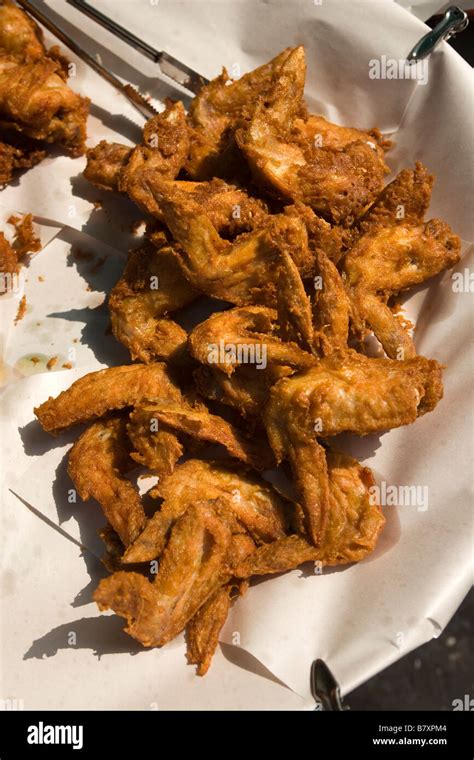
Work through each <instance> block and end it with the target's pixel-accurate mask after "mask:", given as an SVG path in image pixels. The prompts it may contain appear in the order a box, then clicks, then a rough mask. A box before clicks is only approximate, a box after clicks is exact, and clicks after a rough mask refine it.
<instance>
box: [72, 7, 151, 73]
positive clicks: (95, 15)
mask: <svg viewBox="0 0 474 760" xmlns="http://www.w3.org/2000/svg"><path fill="white" fill-rule="evenodd" d="M67 2H68V3H69V5H72V6H73V7H74V8H77V9H78V10H80V11H82V12H83V13H85V15H86V16H89V18H91V19H93V21H97V23H98V24H100V25H101V26H103V27H104V28H105V29H107V30H108V31H109V32H112V34H115V36H116V37H119V38H120V39H121V40H123V41H124V42H127V43H128V44H129V45H131V46H132V47H134V48H135V50H138V51H139V52H140V53H143V55H146V57H147V58H150V60H152V61H153V62H154V63H159V62H160V58H161V55H162V53H161V52H160V51H159V50H155V48H152V47H151V45H148V44H147V43H146V42H143V40H140V39H139V38H138V37H136V36H135V35H134V34H132V32H129V31H128V30H127V29H125V28H124V27H123V26H120V24H117V23H116V22H115V21H113V20H112V19H111V18H109V17H108V16H106V15H105V14H104V13H101V12H100V11H98V10H97V9H96V8H94V7H93V6H92V5H89V3H87V2H86V0H67Z"/></svg>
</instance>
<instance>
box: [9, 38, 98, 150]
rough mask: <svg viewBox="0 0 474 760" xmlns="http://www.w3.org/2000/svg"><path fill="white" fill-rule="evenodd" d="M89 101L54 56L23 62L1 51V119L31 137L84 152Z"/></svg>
mask: <svg viewBox="0 0 474 760" xmlns="http://www.w3.org/2000/svg"><path fill="white" fill-rule="evenodd" d="M88 108H89V101H88V99H87V98H83V97H81V96H80V95H78V94H77V93H75V92H73V91H72V90H71V89H70V88H69V87H68V86H67V84H66V82H65V81H64V78H63V76H62V69H61V66H60V64H59V63H57V62H56V61H53V60H52V59H51V58H42V59H40V60H37V61H27V62H23V61H21V60H18V58H15V56H12V55H8V54H7V53H4V52H0V121H2V122H5V123H6V125H7V126H8V127H10V128H11V127H14V128H15V129H16V130H18V131H19V132H22V133H23V134H25V135H26V136H28V137H32V138H34V139H35V140H43V141H44V142H47V143H53V142H54V143H58V144H59V145H61V146H63V147H64V148H66V149H67V150H68V152H69V153H70V154H71V155H72V156H80V155H82V153H83V152H84V144H85V139H86V126H85V125H86V119H87V113H88Z"/></svg>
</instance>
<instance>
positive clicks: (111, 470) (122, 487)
mask: <svg viewBox="0 0 474 760" xmlns="http://www.w3.org/2000/svg"><path fill="white" fill-rule="evenodd" d="M132 467H133V461H132V460H131V459H130V442H129V440H128V438H127V431H126V420H125V419H124V418H122V417H111V418H109V419H104V420H98V421H97V422H94V423H93V424H92V425H91V426H90V427H88V428H87V430H85V431H84V433H82V435H80V436H79V438H78V439H77V441H76V443H75V444H74V446H73V447H72V449H71V450H70V452H69V456H68V474H69V477H70V478H71V480H72V481H73V483H74V485H75V486H76V489H77V492H78V494H79V496H80V497H81V499H83V500H84V501H87V500H88V499H95V500H96V501H98V502H99V504H100V505H101V507H102V509H103V511H104V515H105V517H106V518H107V520H108V522H109V523H110V525H111V526H112V528H113V529H114V530H115V531H116V533H117V534H118V536H119V537H120V540H121V541H122V543H123V544H124V546H128V545H129V544H130V543H132V541H134V540H135V539H136V538H137V536H138V535H139V534H140V533H141V531H142V530H143V528H144V527H145V523H146V517H145V512H144V511H143V506H142V502H141V499H140V495H139V493H138V491H137V489H136V488H135V487H134V486H133V485H132V483H131V482H130V481H129V480H128V479H127V478H125V477H124V473H125V472H126V471H127V470H130V469H132Z"/></svg>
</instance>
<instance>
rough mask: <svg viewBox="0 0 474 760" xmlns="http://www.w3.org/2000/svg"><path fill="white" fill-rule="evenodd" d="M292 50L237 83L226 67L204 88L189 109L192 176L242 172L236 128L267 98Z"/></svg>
mask: <svg viewBox="0 0 474 760" xmlns="http://www.w3.org/2000/svg"><path fill="white" fill-rule="evenodd" d="M298 49H300V50H301V49H302V48H298ZM292 52H293V51H292V48H286V49H285V50H283V51H282V52H281V53H279V55H277V56H276V57H275V58H273V59H272V60H271V61H269V62H268V63H266V64H264V65H263V66H259V67H258V68H257V69H255V70H254V71H250V72H249V73H247V74H244V75H243V76H241V77H240V78H239V79H237V80H236V81H235V82H232V81H231V80H230V79H229V77H228V74H227V72H226V70H225V69H224V70H223V72H222V74H221V75H220V76H218V77H216V78H215V79H213V80H212V81H211V82H209V84H207V85H205V86H204V87H203V88H202V89H201V90H200V92H199V94H198V95H197V97H195V98H194V100H193V101H192V103H191V106H190V109H189V119H188V122H189V126H190V129H191V146H190V154H189V159H188V161H187V164H186V170H187V172H188V174H189V175H190V176H191V177H193V178H194V179H199V180H206V179H211V178H212V177H232V176H234V175H236V174H238V173H239V171H240V170H241V166H242V158H241V156H240V155H239V151H238V149H237V147H236V145H235V140H234V133H235V130H236V128H237V127H238V126H239V124H241V123H242V122H245V121H246V120H248V119H249V118H250V117H251V115H252V112H253V110H254V108H255V104H256V101H257V99H258V98H259V97H266V95H267V93H268V92H269V90H270V89H271V87H272V84H273V82H274V80H275V78H276V77H277V76H278V74H279V72H280V69H281V67H282V65H283V64H284V62H285V61H286V60H287V58H288V57H289V56H290V55H291V53H292Z"/></svg>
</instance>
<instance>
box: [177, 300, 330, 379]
mask: <svg viewBox="0 0 474 760" xmlns="http://www.w3.org/2000/svg"><path fill="white" fill-rule="evenodd" d="M189 350H190V352H191V354H192V356H194V358H195V359H197V360H198V361H199V362H201V364H204V365H206V364H207V365H209V366H211V367H215V368H218V369H219V370H221V371H222V372H224V373H225V374H227V375H229V376H230V375H232V373H233V372H234V371H235V369H236V368H237V367H238V366H239V365H242V364H243V365H245V364H249V365H250V364H251V365H252V369H253V371H254V372H256V374H257V375H258V374H260V373H262V372H264V371H265V370H266V367H267V366H269V365H270V366H273V365H276V366H280V365H281V366H288V367H293V368H294V369H303V368H304V367H310V366H312V365H314V364H315V363H316V361H317V359H316V357H314V356H312V355H311V354H310V353H308V352H307V351H304V350H303V349H301V348H300V347H299V346H298V345H297V344H296V343H291V342H284V341H283V340H282V339H281V338H280V337H279V328H278V323H277V313H276V312H275V311H274V310H273V309H268V308H266V307H264V306H241V307H237V308H234V309H229V310H228V311H220V312H216V313H215V314H212V315H211V316H210V317H209V318H208V319H206V320H205V322H201V323H200V324H199V325H197V327H195V328H194V330H192V331H191V333H190V335H189Z"/></svg>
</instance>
